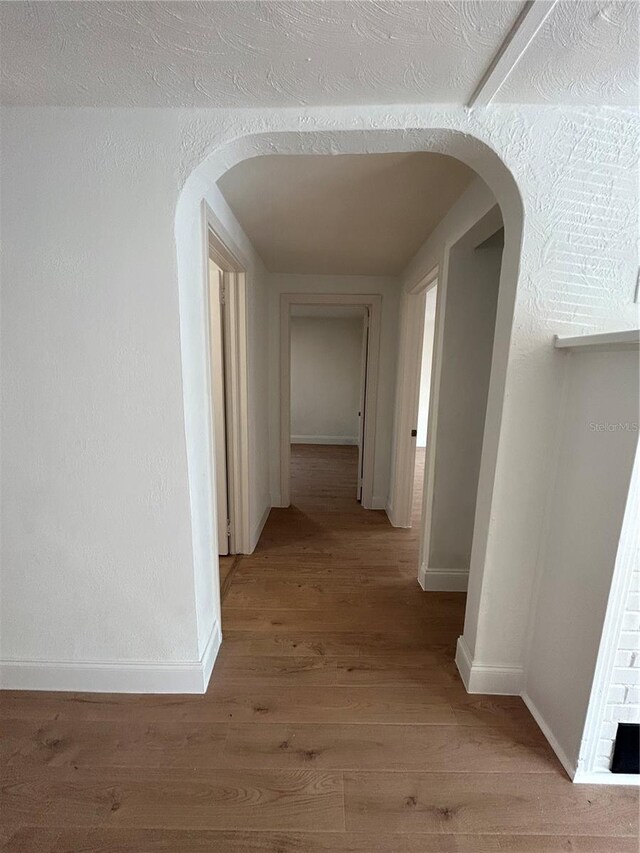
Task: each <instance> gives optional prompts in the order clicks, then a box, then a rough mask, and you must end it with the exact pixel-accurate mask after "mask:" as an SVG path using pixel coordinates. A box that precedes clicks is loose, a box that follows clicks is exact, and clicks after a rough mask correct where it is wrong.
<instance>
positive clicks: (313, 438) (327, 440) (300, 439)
mask: <svg viewBox="0 0 640 853" xmlns="http://www.w3.org/2000/svg"><path fill="white" fill-rule="evenodd" d="M357 443H358V436H355V437H354V436H352V435H292V436H291V444H357Z"/></svg>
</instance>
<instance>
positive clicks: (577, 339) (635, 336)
mask: <svg viewBox="0 0 640 853" xmlns="http://www.w3.org/2000/svg"><path fill="white" fill-rule="evenodd" d="M553 344H554V346H555V348H556V349H567V350H582V351H583V352H588V351H591V350H601V351H603V352H607V351H611V350H621V349H622V350H625V349H639V348H640V329H627V330H626V331H622V332H602V333H601V334H597V335H576V336H574V337H560V336H559V335H554V338H553Z"/></svg>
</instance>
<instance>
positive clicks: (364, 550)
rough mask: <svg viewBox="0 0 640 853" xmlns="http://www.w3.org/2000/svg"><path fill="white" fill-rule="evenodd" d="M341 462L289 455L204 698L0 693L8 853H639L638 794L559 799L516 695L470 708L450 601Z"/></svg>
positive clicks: (477, 701) (241, 570)
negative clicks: (425, 580)
mask: <svg viewBox="0 0 640 853" xmlns="http://www.w3.org/2000/svg"><path fill="white" fill-rule="evenodd" d="M354 451H355V448H353V447H330V446H322V447H320V446H310V445H306V446H302V445H298V446H295V447H294V452H293V458H292V496H293V501H292V503H293V505H292V507H291V508H289V509H275V510H273V511H272V512H271V515H270V518H269V521H268V523H267V526H266V528H265V531H264V533H263V536H262V539H261V541H260V544H259V547H258V549H257V550H256V552H255V553H254V554H253V555H252V556H250V557H242V558H240V559H239V560H237V562H236V564H235V566H234V569H233V574H232V577H231V583H230V587H229V590H228V592H227V595H226V597H225V601H224V606H223V616H224V643H223V646H222V649H221V652H220V655H219V658H218V661H217V663H216V666H215V670H214V674H213V677H212V681H211V685H210V688H209V691H208V693H207V694H206V695H205V696H184V697H178V696H148V695H147V696H132V695H130V696H127V695H114V696H101V695H96V694H84V695H81V694H62V693H57V694H54V693H49V694H45V693H40V694H38V693H18V692H14V693H10V692H7V693H5V694H3V695H2V696H1V697H0V709H1V712H0V713H1V716H2V727H1V728H2V746H1V750H2V756H3V764H4V765H5V767H4V770H3V777H4V779H3V788H2V806H1V808H2V812H1V814H2V820H3V823H4V826H5V835H4V836H3V835H2V834H1V832H0V842H1V841H2V840H4V839H10V838H12V840H11V841H7V844H6V847H2V849H5V850H7V851H18V850H19V851H21V853H30V851H39V853H62V851H65V852H66V853H71V851H77V850H80V849H82V850H83V851H98V850H101V851H107V850H116V849H117V850H118V851H120V853H125V851H126V853H141V851H145V853H146V851H149V853H150V852H151V851H165V853H166V852H167V851H171V852H172V853H178V851H179V853H195V851H198V853H204V851H210V850H215V851H216V853H347V851H349V853H497V852H498V851H504V853H507V851H508V853H533V851H535V853H557V852H558V851H560V850H572V851H576V852H577V853H613V851H616V853H632V851H635V850H636V841H635V840H634V837H633V836H634V834H635V833H636V832H637V795H636V792H634V791H632V790H629V789H616V788H604V787H588V786H582V785H571V784H570V783H569V781H568V779H567V777H566V775H565V773H564V771H563V770H562V768H561V767H560V764H559V763H558V761H557V759H556V758H555V756H554V754H553V753H552V751H551V749H550V747H549V746H548V744H547V743H546V741H545V739H544V737H543V736H542V734H541V733H540V731H539V730H538V728H537V726H536V725H535V723H534V722H533V719H532V718H531V716H530V715H529V713H528V711H527V710H526V709H525V707H524V705H523V703H522V702H521V700H520V699H518V698H515V697H484V698H483V697H480V696H469V695H468V694H467V693H466V692H465V690H464V688H463V686H462V684H461V682H460V679H459V677H458V675H457V672H456V668H455V665H454V662H453V654H454V649H455V642H456V638H457V636H458V635H459V634H460V632H461V631H462V625H463V617H464V595H463V594H461V593H429V594H425V593H423V592H421V590H420V589H419V587H418V585H417V582H416V580H415V576H416V565H417V547H418V546H417V533H416V532H415V531H406V530H395V529H393V528H391V527H390V525H389V523H388V521H387V518H386V515H385V514H384V513H383V512H371V511H365V510H363V509H362V508H361V507H360V505H359V504H358V503H357V502H356V500H355V497H354V495H355V488H354V482H355V458H356V457H355V453H354ZM25 824H27V826H25ZM613 836H616V838H615V839H614V838H613Z"/></svg>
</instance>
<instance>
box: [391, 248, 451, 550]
mask: <svg viewBox="0 0 640 853" xmlns="http://www.w3.org/2000/svg"><path fill="white" fill-rule="evenodd" d="M439 277H440V266H439V265H438V264H436V266H434V267H432V268H431V269H430V270H429V272H427V273H426V275H423V276H422V277H421V278H420V280H419V281H418V282H417V284H415V285H414V286H413V287H412V288H410V289H409V290H408V291H406V292H405V294H404V297H405V298H404V300H403V312H402V327H403V328H402V332H401V340H402V341H403V343H404V347H403V352H402V353H401V356H400V360H401V363H400V366H399V371H398V389H397V396H396V424H395V438H394V476H393V480H392V483H391V500H390V501H389V507H388V510H387V514H388V515H389V520H390V521H391V523H392V524H393V526H394V527H411V515H412V505H413V479H414V476H413V475H414V468H415V464H416V443H415V440H414V437H413V436H412V435H411V431H412V430H413V429H415V428H416V424H417V419H418V407H419V404H420V377H421V371H422V346H423V342H424V312H425V307H426V306H425V302H426V296H427V291H429V290H431V288H433V287H435V286H436V285H437V284H439ZM441 291H442V288H441V287H439V288H438V297H437V301H436V321H435V332H434V341H433V358H432V360H431V379H430V392H429V416H428V422H427V454H426V459H425V475H424V486H425V490H424V492H423V496H422V517H423V519H424V514H425V503H426V494H427V489H426V486H427V482H429V481H430V457H431V455H432V454H431V453H430V447H431V446H432V445H433V441H429V437H431V436H433V435H434V434H435V430H436V420H437V411H438V407H437V397H438V393H437V391H438V381H437V377H438V375H439V368H440V358H439V342H440V341H441V340H442V335H441V334H440V331H439V330H440V329H441V328H442V325H441V324H442V323H443V322H444V317H443V316H441V315H443V314H444V310H443V307H442V306H443V305H444V302H443V300H442V299H441V298H440V293H441ZM423 529H424V525H423ZM422 539H423V537H421V541H422ZM420 565H422V545H421V561H420Z"/></svg>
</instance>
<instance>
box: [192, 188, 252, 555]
mask: <svg viewBox="0 0 640 853" xmlns="http://www.w3.org/2000/svg"><path fill="white" fill-rule="evenodd" d="M202 219H203V228H204V232H205V239H204V249H205V256H206V257H205V269H206V270H207V271H208V262H209V258H211V259H212V260H213V261H214V262H215V263H216V265H217V266H218V267H219V268H220V269H221V270H222V271H223V272H224V273H225V279H226V283H227V284H228V287H227V288H226V296H225V304H224V306H223V308H224V329H225V356H226V361H227V367H228V373H229V375H228V376H226V377H225V378H226V380H227V385H228V388H227V441H228V464H227V475H228V485H229V518H230V523H231V534H230V543H229V544H230V551H231V553H235V554H249V553H251V529H250V524H251V520H250V518H251V508H250V502H249V489H250V483H249V387H248V334H247V281H246V264H245V263H244V262H243V261H242V260H241V258H240V254H239V252H238V251H237V250H235V249H233V248H231V247H230V245H229V242H228V241H226V240H223V239H222V237H220V234H219V223H218V220H217V218H216V216H215V214H214V212H213V211H212V210H211V208H210V207H209V205H208V204H207V202H206V201H203V202H202ZM208 335H209V332H208V329H207V341H208ZM207 346H208V343H207ZM209 369H210V366H209ZM208 381H209V387H211V377H210V375H209V377H208ZM212 439H213V436H212V435H211V436H210V441H211V440H212ZM211 459H212V460H213V446H212V445H211ZM214 476H215V474H214V470H213V467H212V468H211V478H212V486H213V483H214V482H215V480H214Z"/></svg>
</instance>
